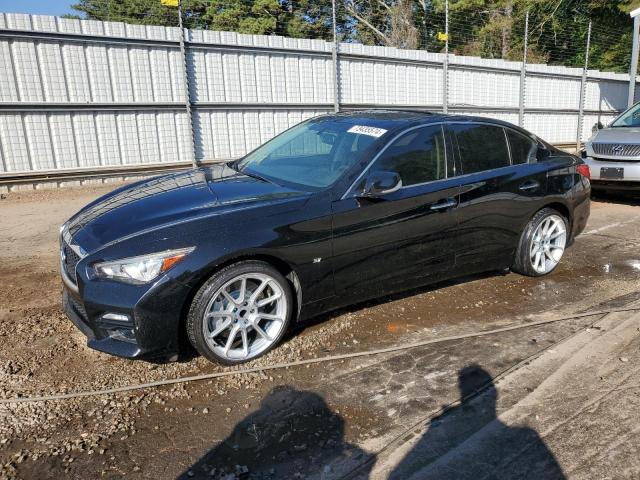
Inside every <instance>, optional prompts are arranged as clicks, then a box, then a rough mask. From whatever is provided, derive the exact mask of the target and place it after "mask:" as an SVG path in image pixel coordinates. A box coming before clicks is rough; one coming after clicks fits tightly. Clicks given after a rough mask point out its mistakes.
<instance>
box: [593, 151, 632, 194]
mask: <svg viewBox="0 0 640 480" xmlns="http://www.w3.org/2000/svg"><path fill="white" fill-rule="evenodd" d="M584 161H585V163H586V164H587V165H589V170H590V171H591V183H592V185H593V186H594V187H596V188H598V187H602V188H605V187H606V188H611V189H612V190H614V189H621V190H622V189H625V190H626V189H629V188H634V187H635V188H640V161H625V160H609V159H605V158H594V157H587V158H585V159H584ZM602 168H623V169H624V176H623V178H620V179H612V178H602V177H601V171H602ZM636 183H637V186H636Z"/></svg>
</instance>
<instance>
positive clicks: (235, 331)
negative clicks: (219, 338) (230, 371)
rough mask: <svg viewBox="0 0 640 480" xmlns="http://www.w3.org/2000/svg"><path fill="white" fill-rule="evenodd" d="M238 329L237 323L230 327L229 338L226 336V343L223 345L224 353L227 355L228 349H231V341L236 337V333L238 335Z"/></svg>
mask: <svg viewBox="0 0 640 480" xmlns="http://www.w3.org/2000/svg"><path fill="white" fill-rule="evenodd" d="M238 330H240V327H238V326H237V325H236V326H234V327H233V328H232V329H231V332H230V333H229V338H227V343H226V344H225V346H224V354H225V355H229V349H231V345H233V341H234V340H235V339H236V335H238Z"/></svg>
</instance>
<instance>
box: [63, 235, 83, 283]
mask: <svg viewBox="0 0 640 480" xmlns="http://www.w3.org/2000/svg"><path fill="white" fill-rule="evenodd" d="M79 261H80V256H79V255H78V254H77V253H76V252H75V251H74V250H73V249H72V248H71V247H70V246H69V245H68V244H67V243H66V242H64V241H63V242H62V263H63V266H64V269H65V271H66V272H67V276H68V277H69V278H70V279H71V280H72V281H73V282H74V283H75V282H76V265H78V262H79Z"/></svg>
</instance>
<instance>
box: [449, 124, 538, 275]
mask: <svg viewBox="0 0 640 480" xmlns="http://www.w3.org/2000/svg"><path fill="white" fill-rule="evenodd" d="M451 130H452V131H453V137H454V140H455V143H456V148H455V152H456V155H457V162H458V166H459V169H460V173H461V175H462V176H461V177H460V204H459V207H458V209H459V211H458V219H459V227H458V229H459V230H458V238H457V252H456V263H457V264H459V265H460V266H463V265H471V266H472V265H474V264H477V265H478V266H482V267H485V266H487V267H496V268H499V267H506V266H509V265H510V264H511V261H512V259H513V255H514V253H515V249H516V248H517V245H518V241H519V238H520V234H521V232H522V229H523V228H524V225H525V224H526V222H527V221H528V220H529V218H530V217H531V215H532V214H533V213H534V212H535V211H536V209H537V205H538V204H539V201H540V199H541V198H542V197H544V195H545V192H546V171H545V170H546V167H545V166H544V165H542V164H539V163H537V161H536V149H537V146H536V142H535V141H534V140H533V139H532V138H530V137H529V136H527V135H524V134H523V133H521V132H518V131H516V130H515V129H511V128H508V127H503V126H502V125H497V124H491V123H459V124H455V123H454V124H452V125H451Z"/></svg>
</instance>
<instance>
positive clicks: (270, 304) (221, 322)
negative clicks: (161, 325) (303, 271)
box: [187, 261, 293, 365]
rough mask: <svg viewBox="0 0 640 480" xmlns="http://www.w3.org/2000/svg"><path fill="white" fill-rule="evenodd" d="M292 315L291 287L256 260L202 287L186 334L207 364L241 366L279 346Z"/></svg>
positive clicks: (227, 269) (222, 272)
mask: <svg viewBox="0 0 640 480" xmlns="http://www.w3.org/2000/svg"><path fill="white" fill-rule="evenodd" d="M292 312H293V302H292V292H291V287H290V286H289V283H288V282H287V280H286V279H285V278H284V277H283V276H282V275H281V274H280V273H279V272H278V271H277V270H276V269H274V268H273V267H271V266H270V265H268V264H267V263H264V262H259V261H243V262H238V263H235V264H233V265H229V266H227V267H225V268H223V269H221V270H220V271H218V272H216V273H215V274H214V275H213V276H212V277H211V278H210V279H209V280H207V281H206V282H205V284H204V285H203V286H202V287H201V288H200V290H199V291H198V293H197V294H196V296H195V297H194V299H193V302H192V304H191V308H190V310H189V316H188V318H187V334H188V336H189V340H190V342H191V344H192V345H193V346H194V348H195V349H196V350H197V351H198V352H199V353H200V354H201V355H203V356H204V357H206V358H208V359H209V360H211V361H214V362H218V363H222V364H226V365H233V364H238V363H243V362H246V361H248V360H251V359H254V358H257V357H260V356H262V355H264V354H265V353H267V352H268V351H269V350H271V349H272V348H273V347H275V346H276V345H277V344H278V343H279V342H280V340H281V339H282V337H283V335H284V333H285V332H286V330H287V327H288V325H289V322H290V319H291V315H292Z"/></svg>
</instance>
